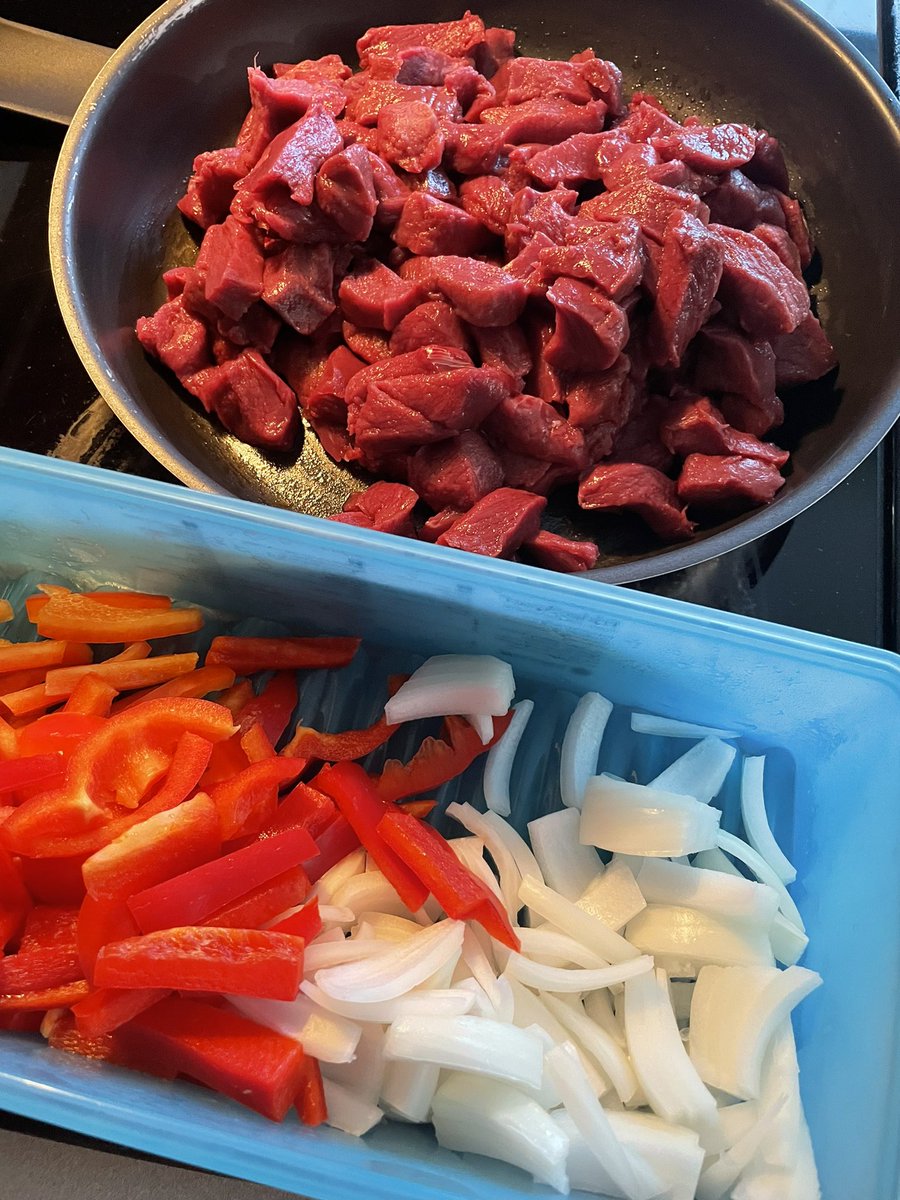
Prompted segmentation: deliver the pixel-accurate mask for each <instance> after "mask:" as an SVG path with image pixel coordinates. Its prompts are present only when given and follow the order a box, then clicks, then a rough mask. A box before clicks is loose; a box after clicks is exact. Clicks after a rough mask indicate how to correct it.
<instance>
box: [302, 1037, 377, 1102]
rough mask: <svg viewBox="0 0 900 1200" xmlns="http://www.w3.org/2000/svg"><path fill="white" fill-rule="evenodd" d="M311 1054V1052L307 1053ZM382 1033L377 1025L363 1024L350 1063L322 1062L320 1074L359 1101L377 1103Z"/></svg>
mask: <svg viewBox="0 0 900 1200" xmlns="http://www.w3.org/2000/svg"><path fill="white" fill-rule="evenodd" d="M309 1053H310V1054H311V1053H312V1050H310V1051H309ZM385 1065H386V1064H385V1058H384V1031H383V1030H382V1029H381V1027H380V1026H379V1025H371V1024H370V1025H364V1026H363V1027H362V1036H361V1037H360V1039H359V1043H358V1045H357V1047H356V1055H355V1056H354V1058H353V1059H352V1061H351V1062H341V1063H325V1064H324V1065H323V1067H322V1075H323V1078H325V1079H330V1080H331V1081H332V1083H339V1084H340V1085H341V1087H344V1088H346V1089H347V1090H348V1091H350V1092H352V1093H353V1095H354V1096H356V1097H358V1098H359V1099H360V1100H366V1101H368V1103H369V1104H377V1103H378V1097H379V1095H380V1094H381V1085H382V1081H383V1080H384V1069H385Z"/></svg>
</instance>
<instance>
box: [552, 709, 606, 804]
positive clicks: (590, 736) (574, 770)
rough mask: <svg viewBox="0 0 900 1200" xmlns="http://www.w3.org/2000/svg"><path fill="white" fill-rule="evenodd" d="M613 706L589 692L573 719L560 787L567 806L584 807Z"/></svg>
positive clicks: (563, 752) (563, 755)
mask: <svg viewBox="0 0 900 1200" xmlns="http://www.w3.org/2000/svg"><path fill="white" fill-rule="evenodd" d="M612 708H613V706H612V704H611V703H610V702H609V700H607V699H606V697H605V696H601V695H600V693H599V692H586V693H585V694H584V695H583V696H582V697H581V699H580V700H579V701H578V703H577V704H576V705H575V711H574V712H573V713H572V715H571V717H570V718H569V723H568V725H567V726H566V732H565V736H564V737H563V744H562V749H561V750H560V758H559V790H560V794H561V796H562V802H563V804H564V805H565V806H566V808H581V804H582V801H583V799H584V789H585V787H586V786H587V781H588V780H589V779H590V778H591V776H592V775H594V774H595V772H596V770H597V759H598V758H599V757H600V744H601V742H602V741H603V734H604V733H605V731H606V723H607V721H608V720H609V716H610V713H611V712H612Z"/></svg>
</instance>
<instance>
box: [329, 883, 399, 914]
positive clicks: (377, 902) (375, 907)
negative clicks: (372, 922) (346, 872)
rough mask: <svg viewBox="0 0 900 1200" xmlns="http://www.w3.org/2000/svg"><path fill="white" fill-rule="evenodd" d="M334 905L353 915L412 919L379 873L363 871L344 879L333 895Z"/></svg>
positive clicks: (391, 885) (389, 884)
mask: <svg viewBox="0 0 900 1200" xmlns="http://www.w3.org/2000/svg"><path fill="white" fill-rule="evenodd" d="M334 904H335V905H337V906H338V907H340V908H349V909H350V910H351V911H352V912H354V913H361V912H365V911H366V910H370V911H373V912H385V913H392V914H393V915H394V916H395V917H407V918H409V919H410V920H411V919H412V913H411V912H410V910H409V909H408V908H407V907H406V905H405V904H404V903H403V901H402V900H401V899H400V897H399V896H398V895H397V893H396V891H395V890H394V885H393V884H392V883H391V882H390V880H389V879H386V878H385V876H384V875H382V873H381V872H380V871H363V872H362V873H361V874H359V875H352V876H351V877H350V878H349V879H345V880H344V882H343V883H342V884H341V885H340V887H339V888H337V890H336V891H335V893H334Z"/></svg>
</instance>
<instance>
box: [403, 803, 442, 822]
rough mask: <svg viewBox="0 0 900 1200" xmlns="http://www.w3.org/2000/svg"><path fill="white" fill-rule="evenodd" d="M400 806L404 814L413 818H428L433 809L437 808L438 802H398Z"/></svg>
mask: <svg viewBox="0 0 900 1200" xmlns="http://www.w3.org/2000/svg"><path fill="white" fill-rule="evenodd" d="M397 804H398V806H399V807H400V808H401V809H402V811H403V812H405V813H409V814H410V816H412V817H422V818H423V819H424V818H425V817H427V816H428V814H429V813H430V812H431V811H432V809H434V808H437V800H398V801H397Z"/></svg>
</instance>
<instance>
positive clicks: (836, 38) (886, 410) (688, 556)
mask: <svg viewBox="0 0 900 1200" xmlns="http://www.w3.org/2000/svg"><path fill="white" fill-rule="evenodd" d="M214 2H215V0H166V2H165V3H164V4H162V5H161V6H160V7H159V8H157V9H156V10H155V11H154V12H152V13H151V14H150V15H149V16H148V17H147V18H146V20H144V21H143V22H142V23H141V24H140V25H139V26H138V27H137V29H135V30H134V32H133V33H132V34H130V35H129V36H128V37H127V38H126V39H125V41H124V42H122V44H121V45H120V46H119V47H118V48H117V49H115V50H114V51H113V52H112V54H111V56H110V58H109V59H108V61H107V62H106V63H105V64H104V66H103V67H102V68H101V70H100V72H99V74H98V75H97V77H96V79H95V80H94V81H93V83H92V84H91V86H90V87H89V89H88V91H87V92H86V94H85V96H84V99H83V100H82V102H81V104H80V105H79V108H78V110H77V112H76V114H75V117H74V119H73V121H72V124H71V125H70V127H69V129H68V131H67V133H66V136H65V138H64V140H63V145H62V148H61V150H60V155H59V158H58V160H57V164H56V168H55V171H54V176H53V183H52V190H51V198H50V209H49V230H48V234H49V249H50V268H51V276H52V279H53V285H54V289H55V291H56V296H57V301H58V304H59V307H60V311H61V312H62V316H63V320H64V323H65V325H66V329H67V332H68V334H69V337H70V339H71V340H72V342H73V345H74V346H75V349H76V351H77V353H78V355H79V358H80V359H81V362H82V364H83V366H84V368H85V369H86V371H87V373H88V375H89V376H90V378H91V380H92V382H93V384H94V386H95V387H96V388H97V390H98V392H99V394H100V396H101V397H102V399H103V400H104V401H105V402H106V403H107V405H108V406H109V408H110V409H111V410H112V411H113V413H114V414H115V415H116V417H117V418H118V419H119V420H120V421H121V422H122V424H123V425H124V426H125V428H126V429H127V430H128V431H129V433H131V434H132V436H134V437H135V439H136V440H137V441H138V442H139V443H140V444H141V445H142V446H144V447H145V448H146V449H147V450H148V451H149V453H151V454H152V455H153V457H154V458H155V459H156V460H157V461H158V462H159V463H160V465H161V466H163V467H164V468H165V469H166V470H167V471H168V472H169V473H170V474H172V475H173V476H174V477H175V478H176V479H177V480H179V481H180V482H181V483H183V484H186V485H187V486H189V487H191V488H193V489H195V490H197V491H201V492H207V493H210V494H212V495H218V496H224V497H231V498H238V499H244V498H245V497H241V496H238V495H237V494H236V493H235V492H234V491H233V490H231V489H229V488H227V487H225V486H224V485H223V484H221V483H220V482H218V481H217V480H216V479H215V478H213V477H212V476H210V475H208V474H207V473H206V472H205V471H203V470H202V469H200V468H199V467H197V466H196V464H195V463H193V462H192V461H191V460H190V459H189V458H188V457H187V456H186V455H184V454H182V453H181V452H180V451H178V450H176V449H175V448H174V447H173V446H172V445H171V444H169V442H168V439H166V437H165V435H164V434H161V435H157V434H156V433H155V431H154V430H153V429H152V428H151V427H150V423H149V422H148V420H147V419H146V415H145V414H144V413H142V412H141V411H140V409H139V405H138V404H137V403H136V401H135V400H134V397H133V396H132V395H131V393H130V392H129V391H128V390H127V389H126V388H125V387H124V386H123V385H122V384H121V383H120V382H119V380H118V379H117V378H116V375H115V373H114V372H113V371H112V370H111V369H110V367H109V365H108V363H107V361H106V359H105V356H103V355H102V353H101V352H100V351H99V348H98V347H96V346H95V344H94V342H93V340H92V337H91V333H90V322H89V321H88V320H87V318H86V314H85V311H84V305H83V301H82V298H81V296H80V294H79V290H78V288H77V287H76V285H75V282H76V281H75V278H74V274H73V270H72V265H73V256H72V254H71V253H70V252H69V251H70V247H71V245H72V242H73V232H72V222H73V212H74V207H75V205H74V193H75V191H76V189H77V183H78V169H79V166H80V163H81V160H82V158H83V156H84V153H85V149H86V146H87V145H88V143H89V141H90V136H91V132H92V128H93V123H92V121H91V117H92V116H93V114H94V112H95V111H96V110H97V109H98V108H102V104H103V102H104V100H105V99H108V97H109V96H111V95H114V94H115V92H116V91H117V90H118V87H119V86H121V80H122V79H123V72H122V69H121V68H122V65H123V63H127V62H128V61H129V60H133V59H135V58H137V57H138V56H139V55H140V52H141V50H142V49H143V48H144V47H145V46H150V45H152V44H153V43H155V42H156V41H157V40H158V39H159V38H160V37H162V36H163V35H164V34H165V33H166V32H167V31H168V30H169V29H170V27H171V26H172V25H174V24H176V23H178V22H179V21H182V20H185V19H187V18H189V17H190V15H191V14H192V13H193V12H195V11H196V10H198V9H201V8H203V7H205V6H207V5H208V4H210V3H214ZM743 2H744V3H745V4H749V3H754V2H760V3H761V5H762V6H764V7H768V8H772V9H776V10H779V11H780V12H781V13H783V14H784V19H786V20H791V21H793V22H795V23H796V24H797V25H798V26H799V27H800V28H801V29H802V30H803V31H804V35H805V36H807V37H810V38H812V39H814V40H816V41H818V42H819V43H820V44H822V45H824V46H825V48H826V49H827V50H828V51H829V52H830V53H831V54H832V55H833V56H835V57H836V58H837V60H838V61H839V62H840V63H841V64H842V69H843V70H845V71H847V72H849V73H850V74H851V75H852V76H853V77H854V80H855V83H856V86H858V87H860V88H861V89H862V90H863V91H865V92H866V93H867V94H868V98H869V105H870V107H871V108H872V109H873V111H874V112H875V113H876V114H877V116H878V119H879V120H880V121H881V122H882V123H883V124H884V127H885V129H886V131H887V133H888V134H889V135H891V136H892V138H893V141H894V143H895V144H896V149H897V156H898V161H900V102H898V100H897V98H896V97H895V96H894V95H893V93H892V92H891V91H890V89H889V88H888V86H887V84H886V83H885V81H884V80H883V79H882V78H881V76H880V75H879V74H878V72H877V71H876V70H875V68H874V67H873V66H872V65H871V64H870V63H869V62H868V60H867V59H866V58H865V57H864V56H863V55H862V54H861V53H860V51H859V50H857V49H856V47H855V46H854V45H853V44H852V43H851V42H850V41H849V40H848V39H847V38H845V37H844V36H843V34H841V33H840V31H839V30H837V29H836V28H835V27H834V26H832V25H831V24H830V23H829V22H828V21H827V20H825V18H824V17H822V16H820V15H819V14H818V13H817V12H815V11H814V10H813V9H811V8H810V7H809V6H808V5H807V4H806V3H804V2H803V0H743ZM124 78H126V79H127V73H125V74H124ZM898 418H900V358H898V361H897V363H896V364H895V367H894V369H893V371H892V372H891V375H890V376H889V378H888V379H887V380H886V381H885V383H884V385H883V387H882V388H881V389H880V391H879V394H878V397H877V402H876V404H875V407H874V408H873V410H872V411H871V412H870V414H869V415H868V418H867V421H866V423H865V425H863V426H862V427H861V428H859V429H858V430H856V431H855V432H854V433H852V434H850V435H849V436H848V437H847V438H846V439H845V440H844V441H843V443H842V444H841V445H840V447H839V448H838V449H837V450H836V451H835V452H834V453H833V454H832V456H831V457H830V458H829V459H828V460H827V461H826V462H825V463H824V464H823V465H822V466H821V467H820V468H819V469H818V470H817V471H815V472H814V473H813V474H812V475H810V476H809V477H808V478H807V479H805V480H803V481H802V482H800V483H799V484H798V485H797V487H796V488H794V489H793V490H791V491H790V492H789V493H787V494H786V495H782V496H780V497H778V498H777V499H775V500H774V501H773V502H772V503H771V504H769V505H767V506H766V507H765V508H762V509H758V510H756V511H755V512H753V513H751V514H749V515H747V516H744V517H741V518H738V519H736V520H735V521H734V522H732V523H730V524H728V525H726V526H725V528H719V529H717V530H714V531H712V532H710V533H708V534H706V535H701V536H698V537H695V538H694V539H692V540H691V541H690V542H688V543H685V544H682V545H676V546H674V547H661V548H660V549H659V550H658V551H652V552H650V553H649V554H645V555H641V556H638V557H635V558H629V559H627V560H624V561H622V562H618V563H613V564H610V565H606V566H602V567H597V568H595V569H594V570H591V571H586V572H583V573H582V575H583V577H584V578H588V579H594V580H599V581H602V582H605V583H610V584H629V583H638V582H641V581H643V580H648V579H654V578H658V577H660V576H662V575H668V574H671V573H673V572H676V571H681V570H684V569H686V568H688V567H694V566H699V565H701V564H703V563H706V562H709V561H711V560H713V559H715V558H719V557H721V556H722V555H724V554H727V553H729V552H730V551H733V550H738V549H740V548H742V547H745V546H747V545H749V544H750V543H751V542H754V541H756V540H757V539H758V538H760V537H762V536H763V535H765V534H769V533H773V532H774V531H775V530H777V529H779V528H781V527H782V526H784V525H786V524H787V523H789V522H790V521H792V520H793V519H794V518H796V517H798V516H799V515H800V514H801V513H803V512H804V511H806V509H808V508H810V507H811V506H812V505H813V504H815V503H816V502H818V501H819V500H821V499H823V498H824V497H825V496H826V495H828V493H829V492H831V491H832V490H833V489H834V488H836V487H837V486H838V485H839V484H840V483H842V482H844V480H845V479H846V478H847V477H848V476H849V475H850V474H851V473H852V472H853V471H854V470H855V469H856V468H857V467H858V466H859V465H860V464H861V463H862V462H863V461H864V460H865V459H866V458H867V457H868V456H869V454H871V453H872V451H873V450H874V449H875V448H876V447H877V446H878V445H879V444H880V443H881V442H882V441H883V440H884V438H885V437H886V436H887V435H888V434H889V433H890V431H891V429H892V428H893V427H894V425H895V423H896V422H897V420H898ZM252 502H255V503H260V504H263V506H264V507H278V506H277V505H265V503H264V502H263V501H252Z"/></svg>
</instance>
